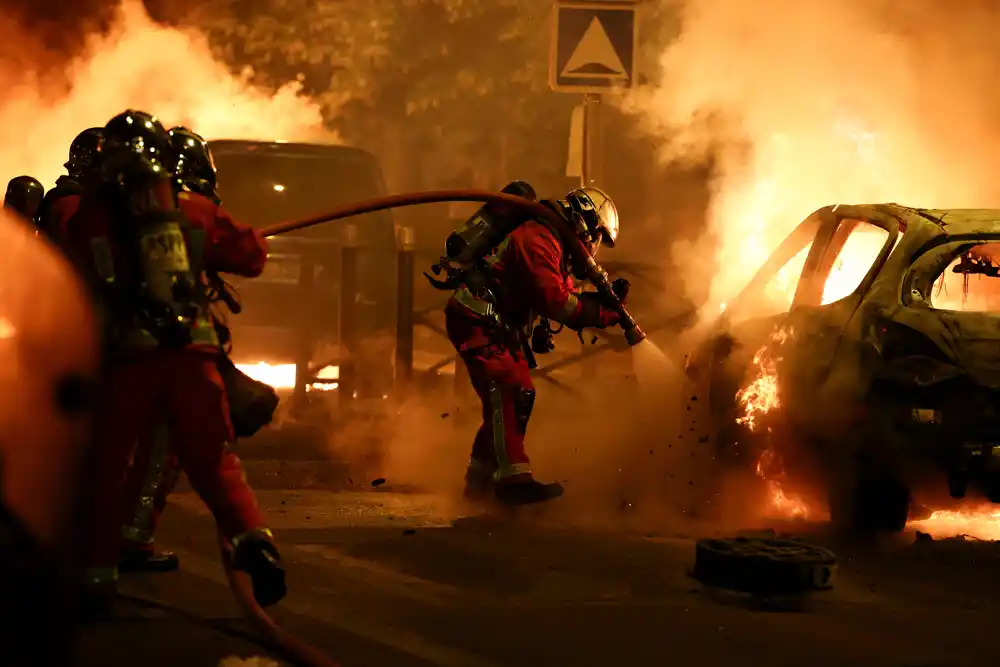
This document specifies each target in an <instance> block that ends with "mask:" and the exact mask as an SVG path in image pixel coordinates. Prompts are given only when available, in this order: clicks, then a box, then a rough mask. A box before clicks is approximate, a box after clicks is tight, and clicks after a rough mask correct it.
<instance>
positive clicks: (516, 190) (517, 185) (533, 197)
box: [500, 181, 538, 201]
mask: <svg viewBox="0 0 1000 667" xmlns="http://www.w3.org/2000/svg"><path fill="white" fill-rule="evenodd" d="M500 192H502V193H504V194H505V195H514V196H515V197H523V198H524V199H527V200H528V201H537V200H538V195H537V194H536V193H535V188H533V187H531V183H528V182H527V181H511V182H510V183H508V184H507V185H505V186H504V188H503V190H501V191H500Z"/></svg>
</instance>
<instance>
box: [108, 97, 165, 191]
mask: <svg viewBox="0 0 1000 667" xmlns="http://www.w3.org/2000/svg"><path fill="white" fill-rule="evenodd" d="M103 134H104V138H103V140H102V141H101V152H100V156H101V169H102V172H103V174H104V178H105V180H108V181H111V182H115V183H123V182H125V181H132V182H134V181H136V180H146V179H158V178H168V177H170V176H171V175H172V174H173V172H174V169H175V167H176V159H175V157H174V153H173V150H172V149H171V147H170V135H169V134H167V130H166V129H165V128H164V127H163V124H162V123H160V121H159V120H158V119H157V118H156V117H155V116H153V115H151V114H148V113H146V112H144V111H134V110H131V109H130V110H128V111H125V112H123V113H120V114H118V115H117V116H115V117H114V118H112V119H111V120H109V121H108V124H107V125H105V126H104V133H103Z"/></svg>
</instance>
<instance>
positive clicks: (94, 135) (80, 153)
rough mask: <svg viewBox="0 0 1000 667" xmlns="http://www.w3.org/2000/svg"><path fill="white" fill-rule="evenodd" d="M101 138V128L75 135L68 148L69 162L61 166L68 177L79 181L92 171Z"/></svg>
mask: <svg viewBox="0 0 1000 667" xmlns="http://www.w3.org/2000/svg"><path fill="white" fill-rule="evenodd" d="M103 136H104V128H101V127H91V128H89V129H86V130H84V131H83V132H81V133H80V134H78V135H76V139H74V140H73V143H72V144H70V146H69V160H68V161H67V162H66V164H65V165H63V166H64V167H66V171H67V172H69V175H70V177H72V178H73V179H76V180H80V179H82V178H84V177H86V176H88V175H89V174H91V173H92V172H93V171H94V169H95V167H97V159H98V157H99V156H100V150H101V138H102V137H103Z"/></svg>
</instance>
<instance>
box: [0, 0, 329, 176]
mask: <svg viewBox="0 0 1000 667" xmlns="http://www.w3.org/2000/svg"><path fill="white" fill-rule="evenodd" d="M0 24H2V25H3V26H4V29H5V30H4V43H3V44H2V45H0V80H3V81H4V83H5V85H4V90H3V92H0V145H2V146H3V150H2V151H0V177H2V178H3V179H4V181H6V179H8V178H11V177H13V176H18V175H21V174H30V175H33V176H35V177H36V178H38V179H39V180H40V181H41V182H42V183H43V184H45V185H46V186H50V185H52V183H53V182H54V181H55V179H56V178H57V177H58V176H59V174H60V173H61V171H62V167H61V165H62V164H63V163H64V162H65V161H66V157H67V151H68V149H69V145H70V143H71V142H72V140H73V138H74V137H75V136H76V135H77V134H78V133H79V132H80V131H81V130H83V129H85V128H87V127H91V126H103V125H104V124H105V123H106V122H107V121H108V119H110V118H111V117H112V116H114V115H115V114H117V113H119V112H121V111H123V110H125V109H127V108H130V107H131V108H138V109H142V110H144V111H148V112H150V113H153V114H156V115H158V116H159V117H160V119H161V120H162V121H163V122H164V124H166V125H167V127H170V126H172V125H176V124H185V125H188V126H190V127H191V128H192V129H194V130H195V131H196V132H199V133H201V134H203V135H204V136H206V137H207V138H209V139H213V138H215V139H218V138H227V139H262V140H270V139H273V138H275V137H277V136H280V137H282V138H284V139H292V140H300V141H327V142H331V141H333V140H334V139H335V137H334V136H333V135H331V134H330V133H328V132H327V131H326V130H325V129H324V128H323V119H322V115H321V111H320V108H319V106H318V105H316V104H314V103H313V102H311V101H310V100H308V99H307V98H305V97H303V96H302V95H301V92H300V88H299V86H298V84H297V83H295V82H292V83H289V84H288V85H286V86H284V87H283V88H281V89H280V90H278V91H276V92H272V91H267V90H262V89H258V88H255V87H254V86H253V85H251V83H249V81H250V74H251V73H249V72H248V73H246V74H245V75H241V76H235V75H233V74H232V73H231V72H230V71H229V70H228V69H227V67H226V66H225V65H224V64H222V63H220V62H218V61H217V60H216V59H215V58H214V57H213V55H212V52H211V49H210V47H209V44H208V41H207V40H206V38H205V37H204V36H202V35H200V34H198V33H197V32H194V31H190V30H181V29H176V28H171V27H166V26H163V25H159V24H157V23H155V22H154V21H153V20H152V19H151V18H150V17H149V14H148V13H147V12H146V10H145V8H144V7H143V5H142V3H141V2H138V1H136V0H124V1H123V2H122V3H121V4H120V6H119V7H118V11H117V16H116V18H115V21H114V23H113V25H112V27H111V30H110V31H109V32H107V33H106V34H104V35H93V36H91V37H90V38H89V39H88V40H87V41H86V45H85V48H84V50H83V51H82V53H81V54H80V55H79V56H77V57H76V58H74V59H73V60H72V61H70V62H68V63H66V62H54V60H53V58H54V57H53V56H52V55H51V54H50V53H48V52H47V51H45V49H44V46H43V45H41V44H39V43H38V42H37V41H33V39H32V36H31V35H30V34H29V33H27V31H25V30H23V29H22V30H19V29H18V28H17V26H16V25H15V24H13V22H12V21H10V20H9V19H6V17H4V16H3V15H2V13H0ZM8 24H9V25H8ZM8 50H9V51H10V52H12V53H13V52H16V55H19V56H21V59H20V60H19V61H15V62H16V63H17V66H14V65H11V64H10V62H11V61H10V60H5V59H4V56H6V55H7V52H8ZM60 72H63V73H64V75H65V78H66V80H67V81H68V85H66V86H62V87H61V86H59V85H58V83H61V82H59V81H58V79H59V76H58V75H59V73H60ZM53 80H56V83H53Z"/></svg>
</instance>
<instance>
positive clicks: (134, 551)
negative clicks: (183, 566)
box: [118, 544, 180, 574]
mask: <svg viewBox="0 0 1000 667" xmlns="http://www.w3.org/2000/svg"><path fill="white" fill-rule="evenodd" d="M178 567H180V560H179V559H178V558H177V554H175V553H173V552H171V551H156V550H154V549H153V545H151V544H150V545H149V546H148V547H147V546H146V545H129V546H126V547H124V548H122V550H121V553H120V554H119V556H118V572H119V573H121V574H134V573H149V572H173V571H174V570H176V569H177V568H178Z"/></svg>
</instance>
